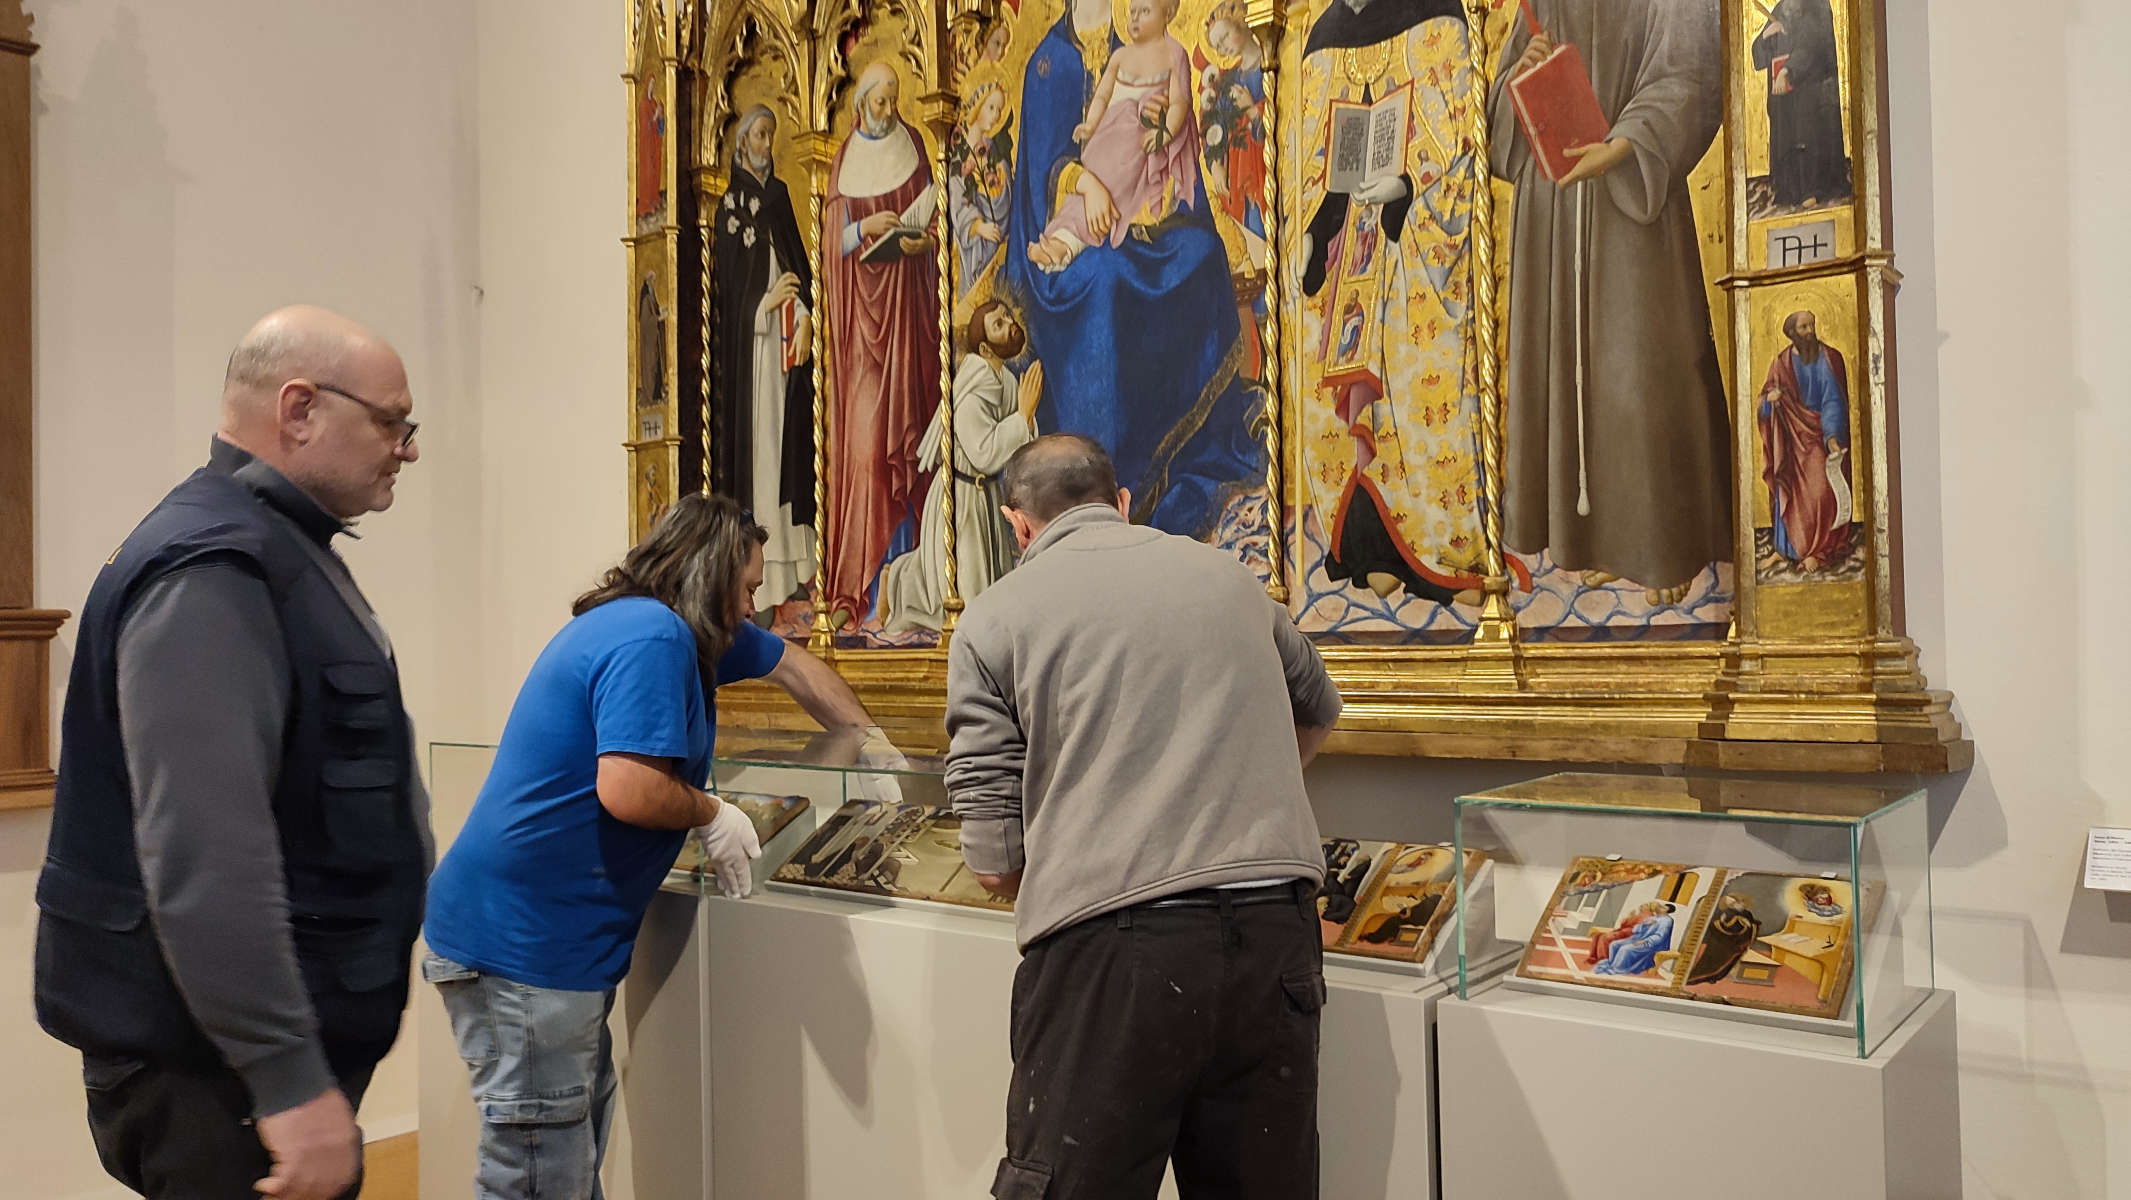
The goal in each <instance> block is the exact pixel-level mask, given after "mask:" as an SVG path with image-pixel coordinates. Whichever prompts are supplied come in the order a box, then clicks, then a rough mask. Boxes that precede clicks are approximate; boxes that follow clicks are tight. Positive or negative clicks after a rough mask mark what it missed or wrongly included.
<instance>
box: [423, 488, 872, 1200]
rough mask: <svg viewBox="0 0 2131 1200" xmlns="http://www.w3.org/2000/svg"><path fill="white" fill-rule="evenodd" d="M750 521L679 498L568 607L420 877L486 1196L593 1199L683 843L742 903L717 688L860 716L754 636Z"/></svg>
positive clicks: (749, 841)
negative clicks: (715, 763)
mask: <svg viewBox="0 0 2131 1200" xmlns="http://www.w3.org/2000/svg"><path fill="white" fill-rule="evenodd" d="M765 537H766V535H765V533H764V531H763V529H762V527H761V526H759V525H756V524H755V523H754V520H753V518H752V517H751V516H750V515H749V514H748V513H746V512H744V511H743V510H742V509H741V508H740V507H739V506H738V505H737V504H735V503H733V502H732V501H731V500H728V499H726V498H724V497H722V496H689V497H686V498H684V499H683V500H681V501H680V503H678V504H676V505H675V506H674V508H673V510H672V511H671V512H669V513H668V514H667V515H666V516H665V517H663V518H662V519H661V520H660V521H659V523H658V525H657V527H656V528H654V529H653V530H652V531H651V533H650V535H649V536H647V537H646V538H645V539H644V540H643V541H642V542H641V543H639V544H638V545H637V546H636V547H635V548H634V549H632V550H630V551H629V553H628V555H627V556H626V557H624V558H623V559H622V562H621V565H620V566H618V567H615V568H614V569H612V570H610V571H609V572H608V573H607V575H606V578H605V579H603V580H602V581H601V583H600V585H599V586H598V587H597V588H595V589H593V590H592V591H590V592H588V593H586V594H585V595H583V596H580V597H579V598H578V600H577V602H576V604H575V605H574V606H573V608H572V612H573V613H574V614H575V615H574V617H573V619H572V620H571V621H570V623H569V624H567V625H565V626H563V628H562V631H561V632H560V633H558V634H556V635H555V637H554V640H552V641H550V642H549V643H548V646H547V649H546V650H544V651H542V652H541V655H540V658H539V660H538V661H536V662H535V663H534V664H533V669H532V671H531V672H530V673H529V674H528V675H527V676H526V680H525V685H524V687H522V688H521V689H520V690H519V692H518V700H517V703H516V704H514V705H513V706H512V707H511V715H510V720H509V722H508V723H507V724H506V725H505V726H504V729H503V740H502V742H501V744H500V745H499V746H498V747H497V749H496V760H495V764H494V765H493V766H492V767H491V768H490V769H489V774H488V779H487V781H486V782H485V783H484V784H483V785H482V787H481V793H480V795H479V796H478V797H477V798H476V799H475V801H474V806H473V811H472V813H471V814H469V815H468V817H467V819H466V824H465V826H464V827H463V828H462V829H461V830H460V832H459V836H458V840H457V841H456V842H454V843H453V844H452V847H451V849H450V851H449V852H448V853H446V854H445V856H444V859H443V861H442V862H440V863H439V864H438V865H437V869H436V873H435V875H433V876H432V877H431V878H430V883H429V914H428V921H427V923H426V925H425V926H424V927H423V931H422V932H423V936H424V937H425V938H426V939H427V940H428V943H429V950H430V954H429V956H428V957H427V958H426V959H425V960H424V961H423V963H422V977H423V978H424V979H426V980H428V981H429V982H430V983H433V984H435V985H436V986H437V990H438V991H439V992H441V993H442V994H443V998H444V1007H445V1009H446V1010H447V1011H448V1012H449V1013H450V1016H451V1023H452V1032H453V1035H454V1036H455V1037H456V1038H457V1040H458V1044H459V1053H460V1057H461V1058H463V1059H465V1061H466V1065H467V1069H468V1071H469V1072H470V1073H471V1074H472V1077H473V1092H474V1100H475V1104H476V1106H477V1107H478V1108H479V1110H480V1114H481V1147H480V1155H479V1161H478V1164H477V1167H476V1190H477V1191H478V1192H479V1194H480V1195H482V1196H484V1197H498V1198H502V1197H524V1198H526V1200H531V1197H533V1196H534V1194H535V1192H534V1187H535V1180H537V1181H538V1194H539V1195H541V1196H570V1197H587V1196H589V1197H594V1198H595V1200H596V1198H597V1197H598V1196H599V1195H600V1189H599V1181H598V1172H599V1161H600V1157H601V1155H602V1154H603V1152H604V1150H605V1143H606V1131H607V1118H608V1115H609V1113H610V1111H611V1108H612V1100H613V1093H614V1069H613V1055H612V1048H611V1046H610V1044H609V1041H608V1038H607V1014H608V1012H609V1011H610V1010H611V1009H612V1008H613V1005H614V991H615V988H616V986H617V985H618V984H620V982H621V980H622V976H623V975H625V974H626V973H627V972H628V969H629V955H630V952H631V951H632V950H633V948H634V947H635V944H636V934H637V930H638V929H639V928H640V927H641V926H642V924H643V920H644V911H645V909H646V908H648V907H649V906H650V904H651V897H652V895H653V893H655V892H656V891H657V890H658V886H659V883H660V881H661V880H663V879H664V878H665V875H666V871H667V869H668V868H670V867H671V866H672V865H673V860H674V858H675V856H676V855H677V854H679V853H680V849H681V843H682V842H683V840H684V839H685V838H686V837H687V835H688V831H689V830H690V829H701V830H702V834H703V842H704V854H705V858H706V860H707V866H708V868H709V869H710V870H711V871H712V872H713V873H714V874H715V876H716V877H717V879H718V883H719V886H720V888H721V889H723V890H724V892H725V893H726V894H727V895H729V896H736V897H737V896H744V895H746V894H747V891H748V889H749V886H750V882H751V875H750V871H749V868H748V862H749V860H750V859H753V858H757V857H759V856H760V855H761V853H762V849H761V846H760V845H759V844H758V842H757V839H756V836H755V830H754V826H753V824H752V823H751V822H749V820H748V818H747V816H746V814H744V813H742V812H741V811H740V810H739V809H738V808H737V807H735V806H732V805H728V804H724V803H722V802H720V801H719V800H718V798H717V797H716V796H713V795H711V794H709V793H708V792H705V791H704V790H703V787H704V785H705V784H706V783H707V782H708V780H709V775H710V757H711V744H712V740H713V737H714V735H715V733H716V729H717V708H716V700H715V694H716V688H717V687H718V686H720V685H723V684H728V683H733V682H737V681H739V680H742V679H761V678H767V679H769V680H770V681H771V682H773V683H776V684H778V685H779V686H781V687H783V688H784V689H785V690H786V691H787V692H789V693H790V694H791V696H792V698H793V699H794V700H796V701H798V703H799V705H800V706H801V707H802V708H804V709H805V710H806V711H807V713H808V714H809V715H810V716H812V717H813V718H814V719H815V720H817V721H819V722H821V724H822V725H823V726H824V727H826V728H830V729H838V728H846V727H861V728H863V727H868V726H870V725H871V724H872V719H871V718H870V717H868V716H867V715H866V710H865V708H864V706H863V705H861V704H860V703H859V701H858V697H857V696H856V695H854V694H853V693H852V691H851V689H850V687H849V685H847V684H845V683H844V681H843V679H842V677H840V676H838V675H837V674H836V672H835V671H834V670H832V669H830V668H829V667H828V666H827V665H826V664H824V663H822V662H821V661H820V660H819V659H817V658H815V657H814V656H813V655H810V654H806V653H803V652H801V653H790V654H788V653H786V652H785V644H784V642H783V641H782V640H781V639H779V638H777V637H775V636H773V635H772V634H770V633H768V632H766V631H765V630H763V629H761V628H759V627H757V626H755V625H754V624H752V623H751V622H750V621H749V620H748V617H749V616H750V615H751V610H752V597H753V596H754V594H755V590H756V589H757V588H758V587H760V586H761V583H762V572H763V563H762V545H763V542H764V540H765Z"/></svg>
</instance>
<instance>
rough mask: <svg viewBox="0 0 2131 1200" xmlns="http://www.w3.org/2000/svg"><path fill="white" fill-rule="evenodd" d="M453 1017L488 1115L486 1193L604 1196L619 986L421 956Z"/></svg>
mask: <svg viewBox="0 0 2131 1200" xmlns="http://www.w3.org/2000/svg"><path fill="white" fill-rule="evenodd" d="M422 978H423V979H425V980H427V981H428V982H430V983H432V984H435V985H436V989H437V991H438V992H439V993H440V994H442V996H443V997H444V1011H445V1012H446V1013H448V1014H450V1016H451V1034H452V1037H453V1038H454V1039H455V1040H456V1041H457V1042H458V1044H459V1057H460V1058H462V1059H464V1060H465V1062H466V1070H467V1072H468V1074H470V1075H471V1076H472V1077H473V1092H474V1107H475V1108H477V1109H479V1110H480V1114H481V1148H480V1151H479V1155H478V1158H477V1159H476V1162H475V1166H474V1195H475V1197H476V1198H477V1200H601V1193H600V1187H599V1164H600V1160H601V1159H602V1158H603V1157H605V1155H606V1151H607V1125H608V1122H609V1119H610V1118H611V1117H612V1116H613V1114H614V1045H613V1041H612V1039H611V1037H610V1036H609V1035H608V1033H607V1014H608V1012H610V1011H611V1010H612V1009H613V1008H614V991H613V989H611V988H610V989H608V990H606V991H604V992H572V991H564V990H562V989H560V988H543V987H534V986H532V985H531V984H524V983H516V982H513V981H511V980H508V979H504V978H501V977H499V976H495V975H489V974H485V973H483V972H481V971H477V970H475V969H474V968H472V967H468V966H463V965H461V964H459V963H455V962H453V961H451V960H450V959H448V958H443V957H441V956H439V955H435V954H430V955H426V956H424V958H423V960H422Z"/></svg>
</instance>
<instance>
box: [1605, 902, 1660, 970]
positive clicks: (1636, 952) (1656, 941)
mask: <svg viewBox="0 0 2131 1200" xmlns="http://www.w3.org/2000/svg"><path fill="white" fill-rule="evenodd" d="M1670 949H1672V917H1671V916H1670V915H1668V914H1665V913H1659V914H1657V915H1655V916H1651V917H1649V918H1647V919H1645V920H1644V921H1643V923H1642V924H1640V925H1637V926H1636V927H1635V932H1634V933H1632V934H1629V935H1628V936H1627V937H1624V938H1622V939H1621V940H1619V941H1617V942H1615V943H1613V944H1612V945H1611V946H1608V947H1606V961H1604V962H1602V963H1600V964H1598V966H1597V968H1596V971H1597V973H1598V974H1600V975H1640V974H1642V973H1643V972H1645V971H1647V970H1649V969H1650V968H1652V967H1654V966H1656V965H1657V956H1658V952H1659V951H1661V950H1670Z"/></svg>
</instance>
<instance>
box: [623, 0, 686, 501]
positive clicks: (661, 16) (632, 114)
mask: <svg viewBox="0 0 2131 1200" xmlns="http://www.w3.org/2000/svg"><path fill="white" fill-rule="evenodd" d="M627 17H628V20H629V28H630V42H629V45H630V53H629V60H628V61H629V70H628V72H627V73H626V74H625V75H623V77H622V80H623V84H624V86H625V89H626V90H625V97H626V103H627V108H626V112H627V120H628V125H627V128H628V130H629V135H628V147H629V150H628V153H627V154H626V155H625V156H624V159H625V162H626V166H627V169H628V172H629V175H628V178H629V184H628V187H627V188H626V189H625V191H626V193H627V200H628V207H627V211H626V213H625V214H624V215H625V220H626V226H625V227H626V228H627V229H628V230H629V233H628V235H627V236H625V237H624V238H623V239H622V240H623V244H624V245H625V246H626V247H627V252H626V258H627V267H628V277H627V279H626V281H625V283H626V286H625V292H626V295H627V296H628V301H627V303H628V312H629V318H628V330H629V346H628V353H627V355H626V356H625V361H626V362H627V364H628V371H629V374H628V378H627V380H626V381H625V383H624V394H625V396H626V397H627V403H626V405H625V408H626V411H627V414H628V415H627V418H626V424H625V426H624V428H623V432H622V443H623V445H624V446H626V447H627V448H628V453H629V472H628V479H629V484H628V486H629V509H628V511H629V529H630V533H631V536H632V538H634V537H640V536H642V534H643V533H644V532H645V531H647V530H648V529H649V528H650V524H651V521H652V520H653V518H654V517H655V516H656V515H657V513H658V512H659V511H661V510H662V509H663V508H664V507H665V506H668V505H671V504H672V503H673V501H674V498H675V493H674V489H675V486H676V480H677V479H678V478H679V466H680V440H681V439H680V432H681V426H680V405H681V379H682V371H681V365H680V361H679V351H680V345H681V342H680V324H681V321H682V319H683V318H682V316H681V314H680V312H679V305H678V303H677V302H676V300H677V296H678V290H677V287H676V280H675V278H674V261H675V256H676V253H677V249H678V245H679V234H680V228H679V226H678V225H677V224H676V221H677V220H678V216H677V214H678V212H679V207H680V199H681V190H680V185H681V178H682V176H681V170H680V162H681V156H680V153H679V149H680V141H681V129H680V122H679V120H678V106H677V105H676V104H675V99H676V90H675V80H676V78H677V65H678V60H677V59H676V58H675V56H674V53H673V50H674V42H673V32H674V31H673V25H672V20H671V17H672V14H671V13H670V11H668V9H667V8H666V6H665V5H664V4H663V3H661V0H630V3H629V4H628V6H627ZM647 84H648V85H649V86H650V88H651V91H652V93H653V95H654V96H655V97H656V98H657V101H658V103H659V105H660V107H661V108H662V109H663V111H664V119H665V134H664V136H663V137H662V138H661V140H660V145H661V147H662V149H663V151H664V155H663V159H662V161H661V162H660V164H659V180H660V183H661V186H662V187H663V188H664V190H665V193H666V196H665V203H664V204H663V205H662V206H661V207H660V208H659V209H658V211H657V212H655V213H653V214H651V215H650V216H648V217H645V218H641V219H640V218H639V217H638V216H637V178H638V174H637V168H638V165H639V160H638V154H639V151H640V150H641V148H642V147H641V143H640V142H639V140H638V135H637V127H638V120H639V109H638V106H639V103H640V100H641V98H642V96H643V94H644V91H645V88H646V85H647ZM646 278H649V279H650V280H651V281H652V286H653V293H654V296H655V298H656V307H657V309H658V312H659V315H660V316H661V317H663V318H664V328H663V329H662V330H661V331H660V344H661V346H662V347H663V357H664V359H665V362H664V364H663V366H662V370H661V375H662V385H663V390H664V392H665V400H664V403H663V404H661V405H659V406H657V411H658V412H659V413H660V420H661V425H662V428H663V433H662V435H661V436H659V437H657V438H650V439H646V438H643V437H642V436H641V435H642V428H641V426H640V425H639V423H638V422H639V418H640V417H641V416H642V415H643V414H644V413H646V412H649V411H652V410H651V409H649V408H645V409H640V408H638V407H637V403H636V393H637V385H638V383H639V381H640V380H641V379H642V378H643V375H642V369H643V359H642V353H641V348H642V346H643V339H642V337H641V336H640V330H639V323H640V320H641V315H640V309H639V303H638V296H639V291H640V289H641V288H642V286H643V283H644V281H645V279H646Z"/></svg>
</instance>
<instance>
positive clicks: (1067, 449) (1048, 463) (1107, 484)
mask: <svg viewBox="0 0 2131 1200" xmlns="http://www.w3.org/2000/svg"><path fill="white" fill-rule="evenodd" d="M1001 474H1002V480H1003V482H1004V484H1005V491H1006V506H1007V507H1008V508H1015V509H1019V510H1021V511H1022V512H1025V513H1027V514H1028V515H1029V516H1030V517H1032V518H1034V519H1035V520H1038V521H1049V520H1051V519H1052V518H1053V517H1056V516H1057V515H1058V514H1059V513H1062V512H1064V511H1065V510H1067V509H1069V508H1077V507H1079V506H1080V505H1083V504H1115V503H1117V468H1116V467H1115V466H1113V465H1112V464H1111V462H1110V456H1109V455H1108V454H1107V453H1104V451H1103V448H1102V446H1101V445H1100V444H1099V443H1097V442H1096V441H1095V439H1093V438H1090V437H1083V436H1082V435H1080V434H1077V433H1047V434H1044V435H1043V436H1042V437H1040V438H1037V439H1036V440H1035V441H1032V442H1030V443H1028V444H1027V445H1025V446H1023V447H1021V448H1020V449H1019V450H1016V451H1014V456H1013V457H1012V458H1009V459H1007V460H1006V470H1005V471H1004V472H1002V473H1001Z"/></svg>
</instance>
